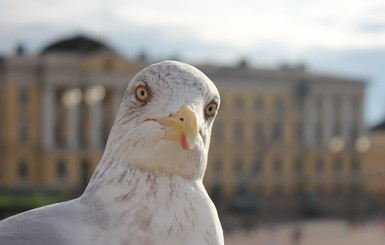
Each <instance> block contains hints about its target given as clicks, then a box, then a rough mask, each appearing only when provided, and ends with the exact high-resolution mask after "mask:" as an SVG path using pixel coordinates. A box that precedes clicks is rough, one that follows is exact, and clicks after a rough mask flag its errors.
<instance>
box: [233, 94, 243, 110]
mask: <svg viewBox="0 0 385 245" xmlns="http://www.w3.org/2000/svg"><path fill="white" fill-rule="evenodd" d="M243 107H244V102H243V97H242V96H237V97H236V98H235V109H239V110H242V109H243Z"/></svg>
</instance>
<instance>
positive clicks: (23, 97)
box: [19, 88, 29, 105]
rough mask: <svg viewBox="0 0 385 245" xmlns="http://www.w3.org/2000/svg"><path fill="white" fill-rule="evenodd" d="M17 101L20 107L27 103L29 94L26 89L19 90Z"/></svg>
mask: <svg viewBox="0 0 385 245" xmlns="http://www.w3.org/2000/svg"><path fill="white" fill-rule="evenodd" d="M19 100H20V103H21V104H22V105H25V104H27V103H28V100H29V94H28V89H27V88H21V89H20V91H19Z"/></svg>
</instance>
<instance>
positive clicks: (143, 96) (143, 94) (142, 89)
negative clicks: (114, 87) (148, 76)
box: [135, 85, 148, 102]
mask: <svg viewBox="0 0 385 245" xmlns="http://www.w3.org/2000/svg"><path fill="white" fill-rule="evenodd" d="M135 96H136V99H137V100H139V101H140V102H144V101H146V100H147V98H148V90H147V87H146V86H145V85H139V86H138V87H136V91H135Z"/></svg>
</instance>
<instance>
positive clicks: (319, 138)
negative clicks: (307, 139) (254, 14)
mask: <svg viewBox="0 0 385 245" xmlns="http://www.w3.org/2000/svg"><path fill="white" fill-rule="evenodd" d="M315 133H316V139H315V140H316V141H317V142H319V145H322V133H323V132H322V124H321V122H318V123H317V126H316V132H315Z"/></svg>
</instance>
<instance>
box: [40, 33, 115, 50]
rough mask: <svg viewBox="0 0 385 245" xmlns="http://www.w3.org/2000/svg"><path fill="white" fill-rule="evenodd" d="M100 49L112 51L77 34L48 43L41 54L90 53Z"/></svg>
mask: <svg viewBox="0 0 385 245" xmlns="http://www.w3.org/2000/svg"><path fill="white" fill-rule="evenodd" d="M101 51H112V49H111V48H110V47H108V46H107V45H106V44H104V43H102V42H99V41H97V40H94V39H91V38H89V37H85V36H82V35H79V36H74V37H71V38H68V39H63V40H59V41H57V42H54V43H52V44H49V45H48V46H46V47H45V48H44V49H43V50H42V51H41V54H48V53H56V52H69V53H81V54H90V53H95V52H101Z"/></svg>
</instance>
